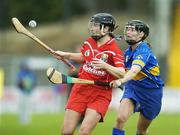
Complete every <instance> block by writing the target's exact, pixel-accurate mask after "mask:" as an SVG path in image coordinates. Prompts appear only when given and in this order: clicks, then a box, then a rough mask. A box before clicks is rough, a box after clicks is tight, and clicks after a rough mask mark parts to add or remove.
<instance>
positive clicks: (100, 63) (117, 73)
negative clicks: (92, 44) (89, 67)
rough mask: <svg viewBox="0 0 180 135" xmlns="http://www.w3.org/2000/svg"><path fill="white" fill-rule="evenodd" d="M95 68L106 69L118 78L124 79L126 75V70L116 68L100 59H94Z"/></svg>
mask: <svg viewBox="0 0 180 135" xmlns="http://www.w3.org/2000/svg"><path fill="white" fill-rule="evenodd" d="M92 64H93V66H95V67H96V68H99V69H105V70H106V71H108V72H109V73H110V74H112V75H113V76H115V77H117V78H122V77H123V76H124V74H125V69H124V68H123V67H114V66H112V65H110V64H108V63H106V62H104V61H102V60H100V59H97V58H94V59H93V62H92Z"/></svg>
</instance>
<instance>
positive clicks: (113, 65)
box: [54, 13, 125, 135]
mask: <svg viewBox="0 0 180 135" xmlns="http://www.w3.org/2000/svg"><path fill="white" fill-rule="evenodd" d="M88 29H89V34H90V37H89V38H88V39H87V40H86V41H85V42H84V43H83V45H82V47H81V52H80V53H70V52H62V51H56V52H55V53H54V56H55V57H56V58H57V59H59V60H60V59H62V58H64V59H68V60H73V61H76V62H81V63H82V67H81V68H80V69H79V72H78V76H79V78H81V79H88V80H94V81H102V82H111V81H112V80H115V79H117V78H116V77H121V76H123V75H124V74H125V69H124V57H123V52H122V51H121V50H120V49H119V47H118V44H117V43H116V41H115V38H114V35H113V31H114V29H115V19H114V17H113V16H112V15H111V14H108V13H98V14H95V15H93V16H92V17H91V19H90V21H89V25H88ZM111 98H112V88H110V87H108V86H98V85H89V84H74V86H73V88H72V91H71V94H70V97H69V99H68V102H67V105H66V111H65V116H64V123H63V128H62V131H61V134H62V135H73V133H74V131H75V128H76V127H77V125H78V123H79V121H80V119H81V118H83V120H82V123H81V125H80V128H79V135H90V134H91V132H92V130H93V129H94V128H95V126H96V125H97V123H98V122H102V121H103V118H104V116H105V114H106V112H107V110H108V106H109V104H110V102H111Z"/></svg>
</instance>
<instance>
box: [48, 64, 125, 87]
mask: <svg viewBox="0 0 180 135" xmlns="http://www.w3.org/2000/svg"><path fill="white" fill-rule="evenodd" d="M46 75H47V77H48V79H49V80H50V81H51V82H52V83H54V84H72V83H78V84H95V85H100V86H108V87H110V84H109V82H101V81H93V80H86V79H80V78H75V77H71V76H67V75H64V74H62V73H60V72H59V71H57V70H55V69H54V68H52V67H49V68H48V69H47V71H46ZM118 88H120V89H123V88H122V87H118Z"/></svg>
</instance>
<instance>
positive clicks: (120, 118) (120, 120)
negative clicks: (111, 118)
mask: <svg viewBox="0 0 180 135" xmlns="http://www.w3.org/2000/svg"><path fill="white" fill-rule="evenodd" d="M127 119H128V116H126V115H125V114H122V115H119V116H118V117H117V119H116V122H117V123H119V124H122V123H125V122H126V121H127Z"/></svg>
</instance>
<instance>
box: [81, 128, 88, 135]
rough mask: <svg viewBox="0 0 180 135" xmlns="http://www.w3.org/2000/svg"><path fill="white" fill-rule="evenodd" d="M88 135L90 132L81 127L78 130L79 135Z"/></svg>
mask: <svg viewBox="0 0 180 135" xmlns="http://www.w3.org/2000/svg"><path fill="white" fill-rule="evenodd" d="M89 134H90V131H89V130H88V129H87V128H85V127H81V128H80V129H79V135H89Z"/></svg>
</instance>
